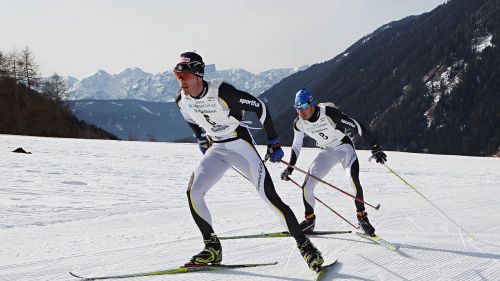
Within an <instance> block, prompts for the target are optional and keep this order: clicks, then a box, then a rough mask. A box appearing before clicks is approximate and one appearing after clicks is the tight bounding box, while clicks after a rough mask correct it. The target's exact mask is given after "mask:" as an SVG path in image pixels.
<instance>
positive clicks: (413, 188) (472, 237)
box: [382, 164, 476, 240]
mask: <svg viewBox="0 0 500 281" xmlns="http://www.w3.org/2000/svg"><path fill="white" fill-rule="evenodd" d="M382 165H384V167H386V168H387V170H389V172H391V173H392V174H394V175H395V176H396V177H397V178H399V179H400V180H401V181H402V182H404V183H405V184H406V185H407V186H408V187H409V188H411V189H412V190H413V191H415V192H416V193H417V194H418V195H420V197H422V198H424V199H425V201H427V202H428V203H429V204H431V205H432V206H433V207H434V208H436V210H438V211H439V212H440V213H441V214H443V216H445V217H446V218H448V219H449V220H450V221H451V222H453V223H454V224H455V225H456V226H457V227H458V228H459V229H460V230H462V231H463V232H465V233H466V234H467V235H468V236H469V237H470V238H471V239H472V240H476V238H475V237H474V236H473V235H472V234H470V233H469V232H468V231H467V230H465V229H464V228H463V227H461V226H460V225H459V224H458V223H457V222H456V221H455V220H453V219H452V218H451V217H450V216H448V215H447V214H446V213H445V212H443V211H442V210H441V209H440V208H439V207H438V206H436V205H435V204H434V203H432V201H431V200H429V199H427V197H425V196H424V195H423V194H422V193H420V192H419V191H418V190H417V189H416V188H415V187H414V186H413V185H411V184H410V183H409V182H408V181H406V180H405V179H404V178H403V177H401V176H400V175H399V174H398V173H396V172H395V171H394V170H393V169H391V168H390V167H389V166H387V164H382Z"/></svg>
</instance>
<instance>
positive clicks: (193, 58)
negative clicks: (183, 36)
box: [174, 52, 205, 77]
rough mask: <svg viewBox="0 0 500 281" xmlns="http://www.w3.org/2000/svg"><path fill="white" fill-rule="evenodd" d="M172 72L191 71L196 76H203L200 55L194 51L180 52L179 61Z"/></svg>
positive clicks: (203, 70) (202, 64) (203, 69)
mask: <svg viewBox="0 0 500 281" xmlns="http://www.w3.org/2000/svg"><path fill="white" fill-rule="evenodd" d="M174 72H191V73H193V74H194V75H196V76H199V77H203V74H204V73H205V63H203V59H202V58H201V56H200V55H198V54H197V53H195V52H185V53H182V54H181V57H180V59H179V62H178V63H177V65H176V66H175V68H174Z"/></svg>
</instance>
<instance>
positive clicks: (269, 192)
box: [231, 140, 324, 270]
mask: <svg viewBox="0 0 500 281" xmlns="http://www.w3.org/2000/svg"><path fill="white" fill-rule="evenodd" d="M243 142H244V141H243V140H241V142H240V143H239V144H238V145H239V146H240V147H239V148H238V149H237V151H238V152H239V156H236V155H235V157H231V163H232V164H233V165H234V167H236V168H237V169H238V170H240V171H241V172H242V173H243V174H244V175H245V176H246V177H247V178H248V179H249V180H251V181H252V183H253V184H254V186H255V187H256V188H257V191H258V192H259V195H260V197H261V198H262V199H263V200H264V201H265V202H266V203H268V204H269V206H270V207H271V209H272V210H273V211H275V212H276V214H277V215H278V217H279V218H280V220H281V222H282V223H283V225H285V226H286V227H287V228H288V231H289V232H290V234H291V235H292V236H293V237H294V238H295V241H296V242H297V247H298V248H299V251H300V253H301V255H302V256H303V257H304V259H305V261H306V263H307V264H308V266H309V268H311V269H312V270H317V269H319V268H320V267H321V265H322V264H323V262H324V260H323V258H322V257H321V253H320V252H319V251H318V249H316V247H315V246H314V245H313V244H312V242H311V241H310V240H309V239H308V238H307V237H306V236H305V235H304V233H303V232H302V230H301V229H300V226H299V222H298V221H297V218H296V217H295V214H294V213H293V212H292V210H291V209H290V207H289V206H288V205H286V204H285V203H284V202H283V201H282V200H281V198H280V197H279V195H278V193H277V192H276V189H275V187H274V184H273V181H272V179H271V176H270V175H269V172H268V170H267V168H266V166H265V165H264V163H263V162H262V159H261V158H260V156H259V155H258V153H257V150H255V148H254V147H253V145H251V144H250V143H248V142H246V143H243ZM249 145H250V146H251V149H248V148H249Z"/></svg>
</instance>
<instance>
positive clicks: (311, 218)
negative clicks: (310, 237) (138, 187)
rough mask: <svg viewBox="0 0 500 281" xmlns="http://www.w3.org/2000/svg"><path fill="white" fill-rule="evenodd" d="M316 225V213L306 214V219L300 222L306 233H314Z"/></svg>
mask: <svg viewBox="0 0 500 281" xmlns="http://www.w3.org/2000/svg"><path fill="white" fill-rule="evenodd" d="M315 225H316V215H315V214H309V215H306V219H305V220H304V221H302V222H301V223H300V228H302V232H304V233H306V234H307V233H312V232H313V231H314V226H315Z"/></svg>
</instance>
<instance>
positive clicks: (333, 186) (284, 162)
mask: <svg viewBox="0 0 500 281" xmlns="http://www.w3.org/2000/svg"><path fill="white" fill-rule="evenodd" d="M280 162H281V163H283V164H285V165H287V166H288V167H292V168H293V169H295V170H298V171H299V172H301V173H303V174H305V175H307V176H310V177H311V178H313V179H316V180H318V181H319V182H321V183H324V184H326V185H328V186H329V187H331V188H333V189H336V190H338V191H340V192H342V193H343V194H345V195H347V196H349V197H352V198H354V200H356V201H358V202H361V203H363V204H366V205H368V206H370V207H372V208H373V209H375V210H378V209H380V204H378V205H377V206H373V205H372V204H370V203H368V202H365V201H363V200H361V199H359V198H358V197H356V196H354V195H352V194H350V193H348V192H345V191H343V190H342V189H340V188H338V187H336V186H335V185H333V184H331V183H328V182H326V181H324V180H322V179H320V178H318V177H316V176H313V175H311V174H310V173H309V172H306V171H304V170H302V169H300V168H298V167H297V166H294V165H292V164H290V163H288V162H286V161H284V160H280Z"/></svg>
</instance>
